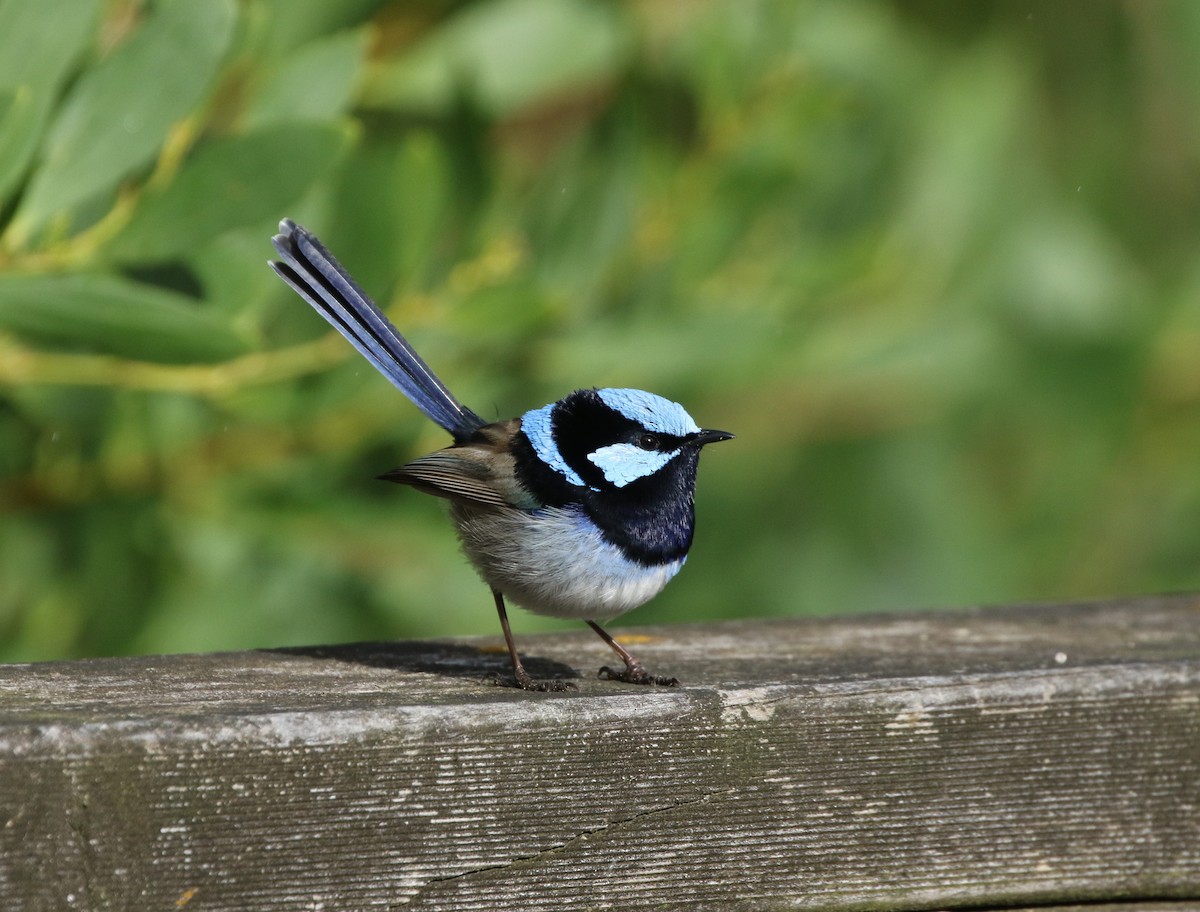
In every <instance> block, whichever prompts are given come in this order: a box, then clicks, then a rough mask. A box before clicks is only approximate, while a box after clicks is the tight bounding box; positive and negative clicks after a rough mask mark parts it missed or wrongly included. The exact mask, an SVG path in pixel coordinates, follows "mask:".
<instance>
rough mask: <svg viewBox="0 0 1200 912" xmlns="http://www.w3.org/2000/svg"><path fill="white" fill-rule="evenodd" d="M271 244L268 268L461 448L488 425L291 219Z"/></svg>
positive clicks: (324, 251) (344, 272) (331, 257)
mask: <svg viewBox="0 0 1200 912" xmlns="http://www.w3.org/2000/svg"><path fill="white" fill-rule="evenodd" d="M279 231H280V233H279V234H277V235H275V237H274V238H273V239H272V243H274V245H275V249H276V250H277V251H279V256H280V257H282V258H283V262H282V263H280V262H274V261H272V262H271V264H270V266H271V268H272V269H274V270H275V272H276V273H278V275H279V277H280V278H281V279H283V280H284V281H285V282H287V283H288V285H290V286H291V287H292V289H293V290H294V291H295V292H296V294H298V295H300V297H302V298H304V300H306V301H307V302H308V303H309V304H311V305H312V306H313V308H314V309H315V310H316V311H317V312H318V313H319V314H320V315H321V316H323V317H324V318H325V319H326V320H328V321H329V323H330V324H331V325H332V326H333V328H334V329H336V330H337V331H338V332H340V333H341V334H342V335H343V336H345V337H346V339H348V340H349V342H350V344H351V345H353V346H354V347H355V348H357V349H358V351H359V352H360V353H361V354H362V355H363V357H365V358H366V359H367V360H368V361H370V362H371V363H372V364H373V365H375V368H376V369H377V370H378V371H379V372H380V373H381V374H383V375H384V376H385V377H387V378H388V380H390V381H391V382H392V383H393V384H394V385H395V386H396V388H397V389H399V390H400V392H402V393H404V395H406V396H407V397H408V398H409V399H411V400H412V402H413V404H414V405H416V407H417V408H419V409H420V410H421V411H422V412H424V413H425V414H426V415H428V416H429V418H431V419H432V420H433V421H436V422H437V423H438V424H440V425H441V426H442V427H444V428H445V429H446V430H447V431H449V432H450V433H451V434H452V435H453V436H454V439H455V440H456V441H458V442H462V441H463V440H465V439H466V438H468V437H470V436H471V434H472V433H473V432H474V431H475V430H476V429H478V428H480V427H482V426H483V425H484V424H485V423H486V422H485V421H484V420H483V419H482V418H480V417H479V416H478V415H476V414H475V413H474V412H473V411H471V410H470V409H469V408H467V407H466V406H464V405H462V404H461V403H460V402H459V401H458V400H457V399H455V398H454V396H453V395H452V394H451V392H450V390H448V389H447V388H446V385H445V384H444V383H442V381H441V380H439V379H438V377H437V375H436V374H435V373H434V372H433V371H432V370H430V369H429V365H427V364H426V363H425V362H424V361H423V360H422V359H421V356H420V355H418V354H417V353H416V351H415V350H414V349H413V347H412V346H411V345H409V343H408V340H407V339H405V338H404V336H402V335H400V333H399V331H398V330H397V329H396V327H394V326H393V325H392V324H391V322H389V321H388V318H387V317H385V316H384V315H383V313H382V312H381V311H380V310H379V308H378V307H376V306H375V304H374V303H373V302H372V301H371V299H370V298H369V297H367V295H366V293H365V292H363V290H362V289H361V288H359V287H358V285H357V284H355V282H354V280H353V279H352V278H350V275H349V274H348V273H347V272H346V270H345V269H343V268H342V266H341V264H340V263H338V261H337V260H335V259H334V258H333V255H332V254H331V253H330V252H329V251H328V250H326V249H325V247H324V245H323V244H322V243H321V242H320V241H318V240H317V239H316V238H315V237H314V236H313V235H312V234H310V233H309V232H307V231H305V230H304V229H303V228H301V227H300V226H299V225H297V224H296V223H295V222H293V221H292V220H291V219H284V220H283V221H282V222H280V223H279Z"/></svg>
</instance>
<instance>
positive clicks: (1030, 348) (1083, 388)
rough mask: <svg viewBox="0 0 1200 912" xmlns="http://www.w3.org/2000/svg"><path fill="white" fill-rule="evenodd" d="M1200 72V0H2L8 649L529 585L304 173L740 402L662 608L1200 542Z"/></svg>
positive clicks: (389, 272) (383, 630)
mask: <svg viewBox="0 0 1200 912" xmlns="http://www.w3.org/2000/svg"><path fill="white" fill-rule="evenodd" d="M1198 100H1200V4H1196V3H1192V2H1188V0H1181V2H1174V3H1172V2H1157V3H1138V4H1128V3H1117V2H1095V0H1086V2H1084V0H1080V2H1057V3H1053V4H1047V3H1011V2H1010V3H996V2H992V3H985V2H979V3H970V4H965V3H949V2H942V3H935V2H899V0H898V2H894V3H888V2H865V0H829V2H818V0H812V2H796V0H708V2H694V3H671V2H657V0H626V2H620V3H615V2H599V0H480V2H474V3H449V2H437V3H425V2H422V3H402V2H392V3H386V2H379V0H243V2H240V3H235V2H233V0H172V2H159V3H138V2H132V0H112V2H101V0H39V2H38V3H30V2H27V0H0V201H2V202H0V206H2V208H0V219H2V221H0V230H2V232H3V233H2V235H0V508H2V511H3V512H2V515H0V659H4V660H17V659H38V658H49V657H57V656H75V655H87V654H109V653H123V652H143V651H174V650H211V649H235V648H241V647H251V646H262V645H282V644H291V643H312V642H319V641H333V640H344V639H352V638H369V637H398V636H414V635H448V634H465V633H471V632H484V633H492V632H494V624H495V620H494V615H493V613H492V608H491V603H490V599H489V597H488V595H487V592H486V590H485V589H484V588H483V586H482V585H481V584H480V583H479V582H478V580H477V579H476V578H475V577H474V574H473V573H472V572H471V570H470V569H469V568H468V566H467V565H466V564H465V562H464V561H463V560H462V559H461V557H460V556H459V555H458V553H457V550H456V545H455V542H454V538H453V534H452V531H451V529H450V526H449V524H448V523H447V522H446V521H445V520H444V518H443V517H442V515H441V514H442V506H441V504H440V503H438V502H436V501H435V500H434V499H432V498H427V497H423V496H421V495H419V494H417V493H415V492H412V491H409V490H406V489H401V488H397V487H391V486H387V485H384V484H382V483H380V482H377V481H374V480H373V476H374V475H375V474H377V473H379V472H381V471H384V470H387V469H389V468H392V467H394V466H396V465H399V464H400V463H402V462H404V461H405V460H407V459H409V458H411V457H413V456H414V455H417V454H419V453H421V452H423V451H427V450H430V449H433V448H436V447H438V446H441V445H442V444H443V443H444V442H445V441H444V438H443V435H442V434H441V432H440V431H439V430H438V429H437V428H435V427H433V426H432V425H431V424H430V423H429V422H427V421H425V420H424V419H423V418H422V417H421V416H420V415H419V414H418V413H417V411H416V410H415V409H414V408H412V407H411V406H410V405H409V404H408V403H406V402H405V401H404V400H403V398H402V397H401V396H400V395H399V394H397V393H396V392H394V391H393V390H392V388H391V387H390V386H389V385H388V384H387V383H386V382H385V381H384V380H382V379H381V378H380V377H379V376H378V375H376V374H375V373H374V371H373V370H372V369H371V368H370V367H369V366H368V365H366V364H365V363H364V362H363V361H361V360H360V359H359V358H358V356H357V355H356V354H354V352H353V351H352V350H351V349H350V347H349V346H348V345H346V344H345V343H344V342H343V341H342V340H341V339H340V338H338V337H335V336H332V335H330V334H329V333H327V332H326V327H325V324H324V323H323V322H322V321H320V320H319V319H318V318H317V317H316V316H315V315H314V314H313V313H312V312H311V311H310V310H309V309H308V308H307V307H306V306H305V305H304V304H303V303H301V302H300V301H299V300H298V299H297V298H295V297H294V296H293V295H292V294H291V293H290V292H289V291H287V289H285V288H284V287H283V285H282V284H281V283H280V282H278V281H277V280H276V279H275V278H274V276H272V274H271V273H270V272H269V271H268V270H267V268H266V266H265V261H266V259H267V258H268V257H269V256H270V255H271V250H270V244H269V237H270V235H271V234H272V233H273V232H274V230H275V224H276V222H277V221H278V219H279V218H281V217H283V216H291V217H293V218H295V219H297V220H298V221H300V222H301V223H302V224H305V225H307V226H309V227H310V228H312V229H313V230H315V231H317V232H318V233H319V234H320V235H321V236H322V238H323V239H324V240H325V241H326V242H327V243H328V244H329V245H330V246H331V247H332V248H333V249H334V251H335V252H336V253H337V254H338V255H339V256H340V258H341V259H342V260H343V262H345V263H346V264H347V266H348V267H349V268H350V269H351V270H352V271H353V272H354V273H355V274H356V275H357V276H358V278H359V279H360V282H361V284H363V285H364V286H365V287H366V288H367V289H368V290H369V291H370V292H372V293H373V294H374V295H375V297H376V298H377V300H379V301H380V302H381V303H383V304H384V305H385V306H386V308H387V309H388V311H389V313H390V314H391V316H392V317H393V319H394V320H395V322H396V323H397V324H398V325H399V326H400V327H402V328H403V329H404V330H405V331H406V332H407V333H409V334H410V335H411V337H412V339H413V340H414V341H415V343H416V344H417V346H418V347H419V348H420V349H421V351H422V352H423V353H424V354H425V355H426V357H427V359H428V360H429V361H430V362H431V363H432V364H433V365H434V366H435V367H436V368H437V369H438V370H439V372H440V373H441V374H442V375H443V376H444V377H445V378H446V379H447V381H448V382H449V383H450V385H451V386H452V387H453V388H455V390H456V391H457V392H458V393H459V395H460V396H461V398H462V399H463V400H464V401H465V402H467V403H469V404H471V405H473V406H474V407H475V408H476V409H477V410H478V411H480V412H482V413H484V414H485V415H495V416H497V417H507V416H510V415H513V414H517V413H520V412H521V411H524V410H525V409H526V408H530V407H533V406H537V405H540V404H542V403H544V402H547V401H551V400H553V399H556V398H558V397H559V396H561V395H563V394H564V393H566V392H567V391H569V390H571V389H573V388H576V387H579V386H603V385H610V386H636V387H643V388H646V389H651V390H654V391H656V392H659V393H662V394H664V395H667V396H670V397H672V398H675V399H678V400H679V401H682V402H684V403H685V404H686V405H687V407H688V409H689V411H691V412H692V414H693V415H694V416H695V417H696V418H697V419H698V420H699V421H700V422H701V423H702V424H707V425H709V426H717V427H722V428H728V429H729V430H732V431H734V432H736V433H737V434H738V439H737V441H736V442H733V443H729V444H724V445H722V446H721V447H719V448H714V449H713V450H711V451H709V452H707V453H706V454H705V459H704V465H703V467H702V470H701V478H700V491H699V529H698V537H697V543H696V546H695V548H694V551H693V553H692V559H691V561H690V562H689V564H688V567H687V569H686V570H685V572H684V573H683V574H681V576H680V577H679V579H678V580H677V581H676V582H675V583H673V584H672V586H670V587H669V588H668V590H667V592H666V593H664V595H663V596H661V597H660V598H659V599H658V600H656V601H655V602H654V603H652V604H651V605H649V606H647V607H646V608H644V609H642V610H641V611H639V612H638V613H636V614H635V615H634V616H633V619H634V620H636V621H641V622H662V621H668V620H669V621H686V620H702V619H710V618H719V617H742V616H768V615H784V614H799V613H837V612H851V611H861V610H878V609H889V608H899V607H925V606H940V605H953V604H967V603H978V602H1002V601H1012V600H1026V599H1059V598H1072V597H1083V596H1093V595H1104V594H1116V593H1123V592H1142V591H1151V590H1164V589H1180V588H1196V587H1197V584H1198V582H1200V570H1198V567H1197V556H1198V555H1200V458H1198V454H1200V257H1198V256H1197V249H1198V246H1197V241H1198V237H1197V235H1198V227H1200V225H1198V221H1200V220H1198V218H1197V212H1198V211H1200V208H1198V205H1200V101H1198ZM516 624H517V627H518V631H519V632H520V631H524V630H529V629H534V628H545V627H548V626H556V625H558V622H554V621H549V620H545V619H538V618H533V617H531V616H529V615H524V614H522V615H521V616H520V617H519V618H518V619H517V621H516ZM558 626H561V625H558Z"/></svg>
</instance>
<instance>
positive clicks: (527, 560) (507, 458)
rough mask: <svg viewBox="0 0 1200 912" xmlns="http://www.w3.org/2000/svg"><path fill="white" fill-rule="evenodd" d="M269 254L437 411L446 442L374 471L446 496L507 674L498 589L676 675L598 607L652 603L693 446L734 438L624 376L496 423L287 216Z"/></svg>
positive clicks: (690, 515) (673, 539) (690, 505)
mask: <svg viewBox="0 0 1200 912" xmlns="http://www.w3.org/2000/svg"><path fill="white" fill-rule="evenodd" d="M279 230H280V234H278V235H276V236H275V237H274V238H273V243H274V245H275V249H276V250H277V251H278V252H279V256H280V257H281V259H282V262H272V263H271V264H270V265H271V268H272V269H274V270H275V272H276V273H278V275H279V276H280V277H281V278H282V279H283V280H284V281H285V282H287V284H288V285H290V286H291V287H292V289H293V290H294V291H295V292H296V293H297V294H298V295H300V297H302V298H303V299H304V300H305V301H307V302H308V303H309V304H311V305H312V306H313V307H314V308H315V309H316V310H317V312H318V313H320V314H321V316H323V317H324V318H325V319H326V320H328V321H329V322H330V324H332V325H333V327H334V329H336V330H337V331H338V332H340V333H341V334H342V335H343V336H345V337H346V339H347V340H349V342H350V344H351V345H353V346H354V347H355V348H356V349H358V351H359V353H360V354H362V355H363V357H365V358H366V359H367V360H368V361H370V362H371V363H372V364H373V365H374V366H375V367H376V369H377V370H379V372H380V373H382V374H383V375H384V376H385V377H387V379H388V380H390V381H391V382H392V383H393V384H394V385H395V386H396V387H397V388H398V389H399V390H400V391H401V392H402V393H404V395H406V396H407V397H408V398H409V399H411V400H412V402H413V404H415V405H416V406H417V408H419V409H420V410H421V411H422V412H424V413H425V414H426V415H427V416H428V417H429V418H431V419H432V420H433V421H436V422H437V423H438V424H439V425H441V426H442V427H443V428H445V429H446V430H447V431H449V432H450V435H451V436H452V437H453V438H454V443H453V445H452V446H448V447H446V448H445V449H442V450H438V451H437V452H435V453H430V454H429V455H428V456H422V457H420V458H419V459H414V460H413V461H412V462H410V463H408V464H407V465H405V466H401V467H400V468H398V469H395V470H393V471H391V472H387V473H386V474H384V475H381V476H379V477H380V478H383V479H386V480H388V481H394V482H399V483H400V484H407V485H411V486H412V487H414V488H416V489H417V490H419V491H424V492H425V493H427V494H434V495H436V496H438V497H444V498H446V499H447V500H449V502H450V515H451V518H452V519H453V520H454V525H455V527H456V528H457V530H458V537H459V539H460V540H461V542H462V547H463V551H464V552H465V553H466V555H467V557H468V558H469V559H470V561H471V563H472V564H474V566H475V569H476V570H477V571H478V572H479V575H480V576H481V577H483V581H484V582H485V583H487V584H488V585H489V586H490V587H491V589H492V595H493V596H494V597H495V601H496V611H497V612H498V613H499V615H500V626H501V628H502V629H503V631H504V639H505V641H506V642H507V644H508V651H509V655H510V656H511V657H512V666H513V674H514V675H515V677H516V682H517V684H518V685H519V686H520V687H523V688H525V689H526V690H565V689H568V688H570V687H571V685H569V684H567V683H564V682H562V681H541V680H535V679H534V678H532V677H531V676H530V675H529V674H528V673H527V672H526V671H525V668H524V666H523V665H522V664H521V659H520V657H519V656H518V655H517V648H516V645H515V644H514V643H513V637H512V632H511V631H510V630H509V626H508V615H507V613H506V612H505V608H504V599H505V596H507V597H509V598H510V599H512V600H513V601H514V602H516V603H517V604H519V605H521V606H522V607H524V608H526V609H528V610H530V611H533V612H535V613H537V614H548V615H553V616H554V617H567V618H579V619H581V620H584V621H586V622H587V623H588V624H589V625H590V626H591V628H592V629H593V630H595V631H596V633H598V634H599V635H600V637H601V638H602V639H603V640H604V642H606V643H607V644H608V645H609V646H610V647H612V649H613V650H614V651H615V652H616V653H617V655H619V656H620V657H621V659H622V660H623V661H624V663H625V670H624V671H619V672H618V671H613V670H612V669H610V668H608V667H605V668H601V669H600V676H601V677H603V678H607V679H610V680H617V681H626V682H629V683H631V684H659V685H664V686H668V687H670V686H675V685H677V684H678V683H679V682H678V681H677V680H676V679H675V678H667V677H660V676H658V675H652V674H650V673H649V672H647V671H646V669H645V668H644V667H643V666H642V664H641V662H639V661H638V660H637V659H636V658H634V656H633V655H631V654H630V653H629V651H628V650H626V649H625V648H624V647H623V646H621V644H620V643H618V642H617V641H616V640H614V639H613V638H612V637H611V636H609V635H608V634H607V633H606V632H605V631H604V630H603V628H601V627H600V625H599V624H597V623H596V620H597V619H600V620H607V619H609V618H614V617H616V616H617V615H619V614H624V613H625V612H626V611H629V610H631V609H633V608H637V607H638V606H639V605H642V604H644V603H645V602H647V601H649V600H650V599H651V598H653V597H654V596H655V595H657V594H658V593H659V592H660V591H662V588H663V587H664V586H665V585H666V584H667V582H668V581H669V580H670V579H671V577H673V576H674V575H675V574H676V573H678V572H679V568H680V567H682V566H683V562H684V560H685V559H686V558H687V553H688V548H690V547H691V544H692V531H693V528H694V524H695V491H696V467H697V463H698V461H699V458H700V449H701V447H703V446H704V445H705V444H709V443H715V442H716V441H718V440H729V439H730V438H732V437H733V435H732V434H729V433H727V432H725V431H713V430H705V429H704V428H701V427H698V426H697V425H696V422H695V421H693V420H692V417H691V416H690V415H689V414H688V413H687V412H686V411H684V409H683V407H682V406H680V405H679V404H677V403H675V402H671V401H670V400H669V399H664V398H662V397H661V396H656V395H654V394H653V393H647V392H643V391H642V390H635V389H581V390H576V391H575V392H573V393H571V394H570V395H568V396H566V397H565V398H563V399H560V400H558V402H553V403H551V404H550V405H546V406H543V407H542V408H538V409H533V410H531V411H528V412H526V413H525V414H524V415H522V416H521V417H520V418H513V419H511V420H508V421H497V422H492V423H489V422H486V421H484V420H483V419H482V418H480V417H479V416H478V415H476V414H475V413H474V412H473V411H471V410H470V409H469V408H466V407H465V406H463V405H462V404H460V403H459V401H458V400H457V399H455V398H454V396H453V395H452V394H451V393H450V390H448V389H447V388H446V385H445V384H444V383H442V381H441V380H439V379H438V378H437V376H436V375H435V374H434V373H433V371H431V370H430V369H429V367H428V365H426V363H425V362H424V361H423V360H422V359H421V356H420V355H418V354H417V353H416V351H414V350H413V347H412V346H411V345H410V344H409V343H408V340H406V339H405V338H404V337H403V336H402V335H400V333H399V332H398V331H397V330H396V328H395V327H394V326H392V324H391V323H390V322H389V321H388V319H387V317H385V316H384V315H383V313H381V312H380V310H379V308H377V307H376V306H375V304H374V303H372V301H371V299H370V298H368V297H367V295H366V294H365V293H364V292H363V291H362V289H360V288H359V287H358V285H357V284H356V283H355V282H354V280H353V279H352V278H350V276H349V274H348V273H347V272H346V271H345V269H343V268H342V266H341V265H340V264H339V263H338V262H337V260H335V259H334V258H333V256H332V255H331V254H330V253H329V251H328V250H326V249H325V247H324V246H323V245H322V244H321V242H320V241H318V240H317V238H316V237H314V236H313V235H312V234H310V233H309V232H308V231H305V230H304V229H303V228H301V227H300V226H299V225H297V224H295V223H294V222H292V221H291V220H290V219H285V220H284V221H282V222H280V223H279Z"/></svg>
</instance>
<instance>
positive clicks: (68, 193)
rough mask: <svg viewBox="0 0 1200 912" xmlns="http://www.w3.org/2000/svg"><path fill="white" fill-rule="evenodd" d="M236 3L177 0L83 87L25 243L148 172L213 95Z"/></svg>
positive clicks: (161, 7)
mask: <svg viewBox="0 0 1200 912" xmlns="http://www.w3.org/2000/svg"><path fill="white" fill-rule="evenodd" d="M234 15H235V11H234V6H233V2H232V0H173V2H171V3H162V4H158V5H156V6H155V7H154V11H153V13H152V14H151V15H150V18H149V19H148V20H147V21H146V23H145V24H144V25H142V26H141V27H140V28H139V29H138V31H137V32H136V33H135V34H134V35H133V36H132V37H131V38H129V39H128V40H127V41H126V42H125V43H124V44H123V45H121V46H120V47H118V48H117V50H116V51H114V52H113V54H112V55H111V56H110V57H108V58H106V59H105V60H103V61H102V62H101V63H100V64H98V65H97V66H96V67H95V68H94V69H92V70H89V71H87V72H86V73H84V74H83V76H82V77H81V78H80V80H79V82H78V83H77V84H76V86H75V87H74V89H73V90H72V92H71V94H70V95H69V96H68V98H67V100H66V101H65V102H64V104H63V106H62V108H61V109H60V110H59V112H58V115H57V117H56V119H55V122H54V125H53V127H52V128H51V131H50V135H49V138H48V140H47V144H46V147H45V149H44V150H43V155H42V164H41V167H40V168H39V169H38V171H37V173H36V174H35V175H34V179H33V182H32V184H31V186H30V188H29V193H28V195H27V196H26V197H25V200H24V204H23V205H22V207H21V209H20V210H19V212H18V214H17V218H16V221H15V224H14V226H13V229H12V234H13V237H14V238H15V239H16V241H17V242H18V243H21V242H23V241H25V240H27V239H28V237H29V236H30V234H31V233H32V232H34V231H36V230H37V228H38V227H39V226H40V225H42V224H43V223H44V222H45V220H46V219H48V218H49V217H50V216H52V215H55V214H59V213H64V212H69V211H71V210H72V209H73V208H75V207H76V206H78V205H79V204H81V203H84V202H86V201H87V200H89V199H91V198H92V197H95V196H98V195H99V194H101V193H103V192H105V191H111V190H112V188H113V187H115V186H116V184H117V183H118V182H119V181H120V180H121V179H123V178H124V177H126V176H128V175H129V174H130V173H132V172H133V171H135V170H136V169H138V168H141V167H143V166H145V165H146V164H147V163H149V162H150V161H151V160H152V159H153V157H154V154H155V152H156V151H157V150H158V148H159V147H160V146H161V145H162V142H163V139H164V137H165V136H166V135H167V131H168V130H169V129H170V127H171V125H172V124H174V123H176V122H177V121H179V120H181V119H182V118H184V117H186V116H187V115H188V114H189V113H190V112H191V111H192V110H193V108H194V107H195V106H196V105H197V104H198V103H199V102H200V100H201V99H202V98H203V97H204V94H205V93H206V92H207V90H208V88H209V85H210V83H211V82H212V80H213V77H214V76H215V74H216V72H217V68H218V65H219V64H220V62H221V59H222V56H223V55H224V53H225V50H226V48H227V47H228V46H229V41H230V38H231V36H232V34H233V24H234Z"/></svg>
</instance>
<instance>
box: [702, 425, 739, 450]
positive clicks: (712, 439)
mask: <svg viewBox="0 0 1200 912" xmlns="http://www.w3.org/2000/svg"><path fill="white" fill-rule="evenodd" d="M732 439H733V435H732V434H731V433H729V431H713V430H709V429H708V428H705V429H703V430H701V431H700V432H699V433H696V434H693V435H692V443H694V444H696V446H704V445H705V444H706V443H716V442H718V441H720V440H732Z"/></svg>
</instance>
